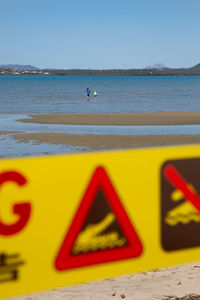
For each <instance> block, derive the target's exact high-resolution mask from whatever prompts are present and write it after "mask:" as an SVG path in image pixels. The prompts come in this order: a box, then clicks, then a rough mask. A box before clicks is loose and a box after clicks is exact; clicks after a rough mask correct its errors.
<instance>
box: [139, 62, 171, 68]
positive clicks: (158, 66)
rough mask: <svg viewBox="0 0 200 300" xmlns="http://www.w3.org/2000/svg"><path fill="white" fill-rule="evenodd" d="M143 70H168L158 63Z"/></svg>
mask: <svg viewBox="0 0 200 300" xmlns="http://www.w3.org/2000/svg"><path fill="white" fill-rule="evenodd" d="M145 69H168V67H166V66H165V65H164V64H162V63H160V62H158V63H153V64H151V65H149V66H147V67H146V68H145Z"/></svg>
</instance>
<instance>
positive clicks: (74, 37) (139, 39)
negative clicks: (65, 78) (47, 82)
mask: <svg viewBox="0 0 200 300" xmlns="http://www.w3.org/2000/svg"><path fill="white" fill-rule="evenodd" d="M0 37H1V42H0V64H3V63H6V64H8V63H10V64H12V63H19V64H32V65H34V66H38V67H41V68H45V67H49V68H66V69H67V68H100V69H104V68H105V69H109V68H143V67H146V66H147V65H149V64H151V63H154V62H162V63H164V64H165V65H167V66H169V67H182V66H184V67H190V66H193V65H195V64H197V63H200V38H199V37H200V1H199V0H152V1H150V0H139V1H135V0H120V1H119V0H101V1H100V0H0Z"/></svg>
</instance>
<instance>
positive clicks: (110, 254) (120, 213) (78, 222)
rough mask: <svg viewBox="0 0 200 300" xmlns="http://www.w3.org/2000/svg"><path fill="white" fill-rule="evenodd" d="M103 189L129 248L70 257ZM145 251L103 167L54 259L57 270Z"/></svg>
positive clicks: (90, 186)
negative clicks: (98, 194)
mask: <svg viewBox="0 0 200 300" xmlns="http://www.w3.org/2000/svg"><path fill="white" fill-rule="evenodd" d="M100 187H101V188H102V189H103V192H104V194H105V196H106V199H107V201H108V203H109V204H110V207H111V209H112V211H113V213H114V214H115V217H116V218H117V221H118V223H119V225H120V227H121V229H122V231H123V233H124V234H125V236H126V238H127V241H128V246H123V247H120V248H114V249H106V250H98V251H95V252H88V253H83V254H82V253H81V254H77V255H71V251H72V248H73V246H74V243H75V241H76V239H77V236H78V234H79V233H80V231H81V229H82V226H83V224H84V221H85V219H86V217H87V215H88V213H89V211H90V208H91V206H92V203H93V201H94V198H95V195H96V193H97V191H98V189H99V188H100ZM142 250H143V247H142V244H141V242H140V239H139V237H138V235H137V233H136V231H135V229H134V227H133V226H132V224H131V222H130V220H129V218H128V216H127V214H126V212H125V210H124V208H123V206H122V204H121V202H120V200H119V197H118V195H117V194H116V192H115V189H114V187H113V185H112V183H111V181H110V179H109V177H108V175H107V173H106V171H105V169H104V168H103V167H98V168H97V169H96V170H95V172H94V174H93V177H92V179H91V181H90V183H89V185H88V188H87V190H86V192H85V195H84V197H83V199H82V201H81V203H80V205H79V208H78V210H77V212H76V214H75V217H74V219H73V221H72V224H71V226H70V228H69V230H68V233H67V235H66V237H65V239H64V241H63V243H62V245H61V248H60V251H59V253H58V255H57V257H56V260H55V268H56V269H57V270H58V271H64V270H67V269H72V268H79V267H84V266H89V265H94V264H100V263H106V262H112V261H117V260H125V259H128V258H135V257H138V256H140V255H141V253H142Z"/></svg>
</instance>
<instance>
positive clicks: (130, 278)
mask: <svg viewBox="0 0 200 300" xmlns="http://www.w3.org/2000/svg"><path fill="white" fill-rule="evenodd" d="M20 122H24V123H28V122H29V123H39V124H78V125H183V124H188V125H194V124H200V113H194V112H192V113H190V112H189V113H182V112H170V113H168V112H167V113H166V112H165V113H149V114H95V115H94V114H93V115H92V114H88V115H80V114H79V115H76V114H75V115H72V114H49V115H48V114H43V115H32V116H31V118H30V119H24V120H20ZM13 138H14V139H15V140H16V141H17V142H29V141H34V143H38V144H41V143H52V144H60V145H73V146H82V147H83V151H88V149H89V150H108V149H109V150H110V149H126V148H136V147H155V146H168V145H177V144H194V143H200V135H148V136H141V135H139V136H134V135H91V134H83V135H76V134H67V133H66V134H65V133H42V132H41V133H27V134H19V133H15V134H13ZM199 280H200V262H196V263H191V264H186V265H181V266H175V267H172V268H166V269H160V270H153V271H149V272H143V273H139V274H131V275H126V276H122V277H116V278H109V279H105V280H100V281H97V282H90V283H86V284H82V285H77V286H72V287H66V288H61V289H53V290H51V291H45V292H40V293H36V294H32V295H29V296H21V297H17V298H15V299H16V300H28V299H29V300H47V299H53V300H54V299H55V300H56V299H67V300H74V299H77V300H82V299H86V300H92V299H96V300H104V299H105V300H106V299H124V298H125V299H133V300H170V299H171V300H178V299H187V300H193V299H198V300H199V299H200V296H199V298H198V296H197V295H200V286H199ZM188 294H190V296H188V297H187V298H186V297H185V296H186V295H188ZM172 296H173V297H172ZM10 299H11V298H10ZM12 299H13V298H12Z"/></svg>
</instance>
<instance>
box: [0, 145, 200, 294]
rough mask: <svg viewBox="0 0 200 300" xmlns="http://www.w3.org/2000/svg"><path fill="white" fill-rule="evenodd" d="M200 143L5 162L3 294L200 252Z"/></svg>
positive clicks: (0, 256)
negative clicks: (198, 144)
mask: <svg viewBox="0 0 200 300" xmlns="http://www.w3.org/2000/svg"><path fill="white" fill-rule="evenodd" d="M199 178H200V146H183V147H166V148H155V149H153V148H152V149H143V150H131V151H115V152H107V153H106V152H103V153H90V154H75V155H60V156H58V155H55V156H46V157H36V158H21V159H10V160H1V163H0V245H1V246H0V290H1V293H0V297H1V298H6V297H11V296H17V295H22V294H28V293H32V292H36V291H41V290H45V289H51V288H56V287H62V286H67V285H71V284H76V283H82V282H86V281H91V280H96V279H101V278H105V276H106V277H112V276H117V275H122V274H128V273H133V272H139V271H144V270H150V269H155V268H160V267H165V266H169V265H174V264H180V263H186V262H190V261H195V260H199V255H200V237H199V235H198V232H199V229H200V181H199Z"/></svg>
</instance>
